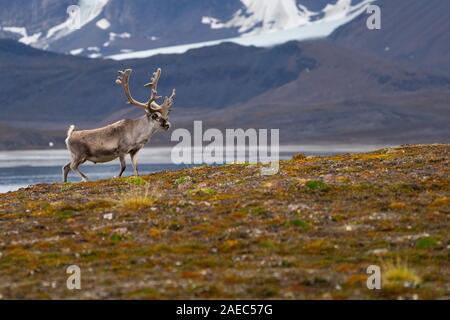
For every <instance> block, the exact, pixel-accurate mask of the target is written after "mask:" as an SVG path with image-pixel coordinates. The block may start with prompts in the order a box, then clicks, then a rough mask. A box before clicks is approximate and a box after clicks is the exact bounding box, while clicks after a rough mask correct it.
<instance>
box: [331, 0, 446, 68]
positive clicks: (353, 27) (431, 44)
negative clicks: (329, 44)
mask: <svg viewBox="0 0 450 320" xmlns="http://www.w3.org/2000/svg"><path fill="white" fill-rule="evenodd" d="M375 3H376V4H378V5H380V7H381V9H382V20H381V21H382V29H381V30H375V31H370V30H368V29H367V27H366V17H365V16H360V17H358V18H357V19H355V20H353V21H352V22H350V23H349V24H347V25H345V26H342V27H340V28H339V29H338V30H336V31H335V33H334V34H333V35H332V36H331V39H332V40H333V41H335V42H336V43H338V44H340V45H342V46H346V47H348V48H351V49H353V50H357V51H360V52H365V53H367V54H371V55H376V56H377V57H379V58H383V59H390V60H393V61H396V62H401V63H409V64H411V65H414V66H427V67H433V68H435V69H436V70H440V71H441V72H445V73H447V74H450V32H449V31H450V19H448V15H447V14H446V13H447V12H449V11H450V1H447V0H429V1H411V0H395V1H390V0H378V1H377V2H375Z"/></svg>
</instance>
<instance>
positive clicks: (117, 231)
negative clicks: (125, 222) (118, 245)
mask: <svg viewBox="0 0 450 320" xmlns="http://www.w3.org/2000/svg"><path fill="white" fill-rule="evenodd" d="M114 232H116V233H118V234H125V233H127V232H128V229H127V228H125V227H122V228H117V229H114Z"/></svg>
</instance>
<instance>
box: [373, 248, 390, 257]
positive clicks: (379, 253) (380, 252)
mask: <svg viewBox="0 0 450 320" xmlns="http://www.w3.org/2000/svg"><path fill="white" fill-rule="evenodd" d="M388 252H389V250H388V249H386V248H381V249H374V250H372V251H370V252H369V253H371V254H373V255H376V256H384V255H385V254H387V253H388Z"/></svg>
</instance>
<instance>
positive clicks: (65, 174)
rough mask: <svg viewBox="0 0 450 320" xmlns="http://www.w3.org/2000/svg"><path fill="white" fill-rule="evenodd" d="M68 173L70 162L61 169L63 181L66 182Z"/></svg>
mask: <svg viewBox="0 0 450 320" xmlns="http://www.w3.org/2000/svg"><path fill="white" fill-rule="evenodd" d="M69 171H70V162H69V163H68V164H66V165H65V166H64V167H63V181H64V182H67V175H68V174H69Z"/></svg>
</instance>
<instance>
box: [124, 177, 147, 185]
mask: <svg viewBox="0 0 450 320" xmlns="http://www.w3.org/2000/svg"><path fill="white" fill-rule="evenodd" d="M125 182H127V183H129V184H131V185H134V186H143V185H145V184H146V183H147V182H146V181H145V180H144V179H143V178H142V177H139V176H132V177H127V178H125Z"/></svg>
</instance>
